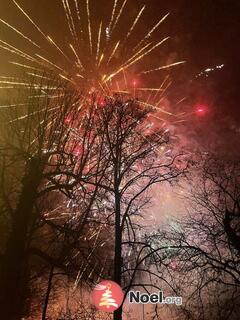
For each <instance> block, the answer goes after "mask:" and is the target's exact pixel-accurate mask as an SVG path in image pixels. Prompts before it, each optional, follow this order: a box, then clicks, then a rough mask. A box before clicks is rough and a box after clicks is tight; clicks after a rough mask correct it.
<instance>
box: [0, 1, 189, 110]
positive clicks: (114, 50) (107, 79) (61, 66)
mask: <svg viewBox="0 0 240 320" xmlns="http://www.w3.org/2000/svg"><path fill="white" fill-rule="evenodd" d="M12 2H13V3H14V5H15V6H16V8H17V9H18V11H19V13H20V14H21V15H23V16H24V17H25V18H26V19H27V20H28V21H29V22H30V23H31V24H32V25H33V27H34V28H35V29H36V30H37V31H38V32H39V34H40V35H41V37H43V39H44V40H45V41H47V44H48V45H50V46H51V47H52V48H54V50H55V52H56V56H57V57H58V58H57V59H54V61H53V60H52V58H50V57H49V56H48V55H47V53H46V52H47V51H46V50H43V48H41V47H40V45H39V44H38V41H35V39H32V38H31V37H29V36H28V35H26V34H25V33H23V32H22V31H21V30H19V29H17V28H16V27H15V26H13V25H11V24H10V23H8V22H7V21H5V20H3V19H1V18H0V23H2V25H4V26H5V27H7V28H9V29H11V30H12V31H14V32H15V33H16V34H17V35H18V36H20V37H21V38H22V39H23V40H24V41H26V42H28V43H29V44H31V45H32V46H33V49H34V50H32V52H34V51H35V50H36V51H37V52H34V53H29V52H24V51H22V50H20V49H18V48H17V47H16V46H14V45H13V44H11V43H8V42H5V41H3V40H0V48H1V49H3V50H5V51H8V52H10V53H11V54H12V55H15V57H16V58H18V59H16V60H15V61H13V60H11V61H9V63H10V64H12V65H15V66H16V67H19V68H21V69H23V70H26V74H27V75H28V76H29V75H31V74H34V73H35V76H36V78H38V77H39V75H41V74H43V73H44V76H45V77H46V80H48V81H49V79H51V77H52V78H54V79H56V77H58V78H59V80H62V81H65V82H66V83H68V84H69V85H70V86H73V87H74V88H75V89H76V90H78V91H81V92H86V93H88V92H91V93H92V92H94V91H97V92H102V93H103V94H104V95H109V96H110V95H112V94H114V93H118V92H119V93H126V94H127V93H128V94H129V95H133V96H134V97H138V93H140V92H141V97H142V98H141V99H140V98H139V97H138V98H139V102H140V103H141V104H142V105H143V106H145V105H148V106H150V105H151V106H152V107H153V108H155V109H158V110H163V109H162V108H161V101H162V100H161V98H162V96H163V94H164V93H165V92H166V90H167V89H168V88H169V86H170V84H171V82H170V81H167V83H165V82H166V81H165V80H164V81H163V82H162V83H160V84H158V85H157V86H156V88H155V87H154V88H151V87H150V88H138V86H136V85H134V86H132V84H131V83H132V81H133V80H132V77H134V74H135V75H137V76H139V75H148V74H150V73H154V72H159V71H161V70H165V69H169V68H172V67H176V66H178V65H180V64H182V63H184V61H176V62H173V63H171V64H167V65H162V66H160V67H158V66H156V67H155V68H154V67H153V68H149V69H147V70H141V65H143V62H144V65H146V66H147V62H148V60H147V57H149V56H150V54H152V53H153V52H154V51H155V50H157V49H158V48H160V47H161V46H162V45H163V44H164V43H165V42H166V41H167V40H169V37H165V38H163V39H162V40H160V41H159V40H158V41H155V40H154V39H153V38H152V35H153V33H154V32H155V31H157V29H158V28H159V27H160V26H161V24H162V23H163V22H164V21H165V20H166V19H167V17H168V16H169V13H167V14H165V15H164V16H163V17H161V18H160V19H159V20H158V22H157V23H156V24H154V26H153V27H151V28H149V31H147V32H146V35H145V36H142V35H141V34H140V36H138V37H139V38H140V40H138V41H137V43H135V44H134V45H133V46H131V45H130V42H129V41H128V44H127V45H126V41H127V40H129V39H130V38H131V37H132V36H133V34H134V31H135V28H136V26H137V24H140V23H141V19H142V17H143V13H144V12H145V11H146V10H145V9H146V4H145V5H143V6H142V8H141V9H140V10H139V11H138V13H137V15H136V17H135V18H134V20H133V22H132V23H131V24H130V25H129V27H128V30H127V32H126V33H124V35H123V36H122V38H120V39H115V38H116V36H118V38H119V33H118V32H117V33H116V29H119V28H120V26H121V24H123V23H124V12H126V11H127V10H126V7H127V5H128V0H123V1H120V0H114V1H113V7H112V10H111V12H110V16H107V15H106V17H103V18H102V19H101V20H100V23H99V24H98V27H97V28H96V27H95V24H94V21H93V20H94V19H93V17H94V15H93V14H92V12H91V10H90V6H91V4H93V0H86V3H85V9H84V7H83V9H84V10H80V3H79V0H62V1H61V3H62V12H63V15H65V17H66V21H67V26H68V29H69V33H70V37H69V41H68V43H66V46H65V49H63V48H62V46H60V45H59V44H58V43H57V41H56V40H55V39H54V37H52V36H50V35H49V34H48V33H49V32H47V33H46V32H44V31H43V28H42V27H40V26H39V25H38V24H37V23H36V22H35V21H34V20H33V18H32V17H31V14H30V13H29V12H27V11H26V10H25V8H24V7H23V6H22V5H20V4H19V3H18V1H17V0H12ZM99 18H101V17H99ZM84 20H86V21H87V25H86V26H84V23H83V21H84ZM76 22H78V25H79V26H80V27H78V25H77V24H76ZM103 30H105V32H103ZM84 34H86V35H88V41H85V40H84V39H83V35H84ZM95 35H96V36H95ZM135 36H136V35H135ZM93 48H96V49H95V50H94V49H93ZM126 48H127V50H126ZM89 53H90V56H89ZM61 57H62V60H63V61H62V62H61ZM19 59H21V61H20V60H19ZM22 60H23V61H22ZM24 60H25V61H24ZM135 70H138V72H137V73H136V72H135ZM30 71H32V72H31V73H30ZM53 75H54V76H53ZM39 78H40V77H39ZM19 86H20V84H19V82H18V81H16V79H14V78H13V79H2V80H1V89H4V88H5V89H6V88H10V87H11V88H14V87H15V88H19ZM22 86H24V87H30V83H29V84H27V82H22ZM37 86H38V87H39V84H37ZM155 92H156V93H155ZM160 92H161V94H159V93H160ZM59 94H60V93H59ZM83 96H84V94H83Z"/></svg>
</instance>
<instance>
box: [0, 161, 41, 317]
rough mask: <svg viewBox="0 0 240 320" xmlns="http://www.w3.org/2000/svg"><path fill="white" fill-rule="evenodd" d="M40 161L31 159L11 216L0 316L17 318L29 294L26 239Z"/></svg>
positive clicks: (0, 277) (0, 278) (0, 283)
mask: <svg viewBox="0 0 240 320" xmlns="http://www.w3.org/2000/svg"><path fill="white" fill-rule="evenodd" d="M41 173H42V170H41V165H40V162H39V161H37V159H32V160H30V162H29V164H28V168H27V170H26V173H25V176H24V178H23V181H22V183H23V187H22V191H21V194H20V197H19V202H18V204H17V207H16V210H15V211H14V213H13V216H12V230H11V234H10V236H9V239H8V242H7V245H6V250H5V255H4V257H3V262H2V266H1V274H0V312H1V318H3V319H6V320H19V319H21V318H22V317H23V316H24V315H25V311H26V306H27V297H28V289H29V288H28V279H29V268H28V257H27V252H26V249H27V243H28V241H29V234H28V233H29V230H30V228H31V226H32V223H33V222H34V219H35V217H34V204H35V201H36V197H37V189H38V186H39V184H40V182H41Z"/></svg>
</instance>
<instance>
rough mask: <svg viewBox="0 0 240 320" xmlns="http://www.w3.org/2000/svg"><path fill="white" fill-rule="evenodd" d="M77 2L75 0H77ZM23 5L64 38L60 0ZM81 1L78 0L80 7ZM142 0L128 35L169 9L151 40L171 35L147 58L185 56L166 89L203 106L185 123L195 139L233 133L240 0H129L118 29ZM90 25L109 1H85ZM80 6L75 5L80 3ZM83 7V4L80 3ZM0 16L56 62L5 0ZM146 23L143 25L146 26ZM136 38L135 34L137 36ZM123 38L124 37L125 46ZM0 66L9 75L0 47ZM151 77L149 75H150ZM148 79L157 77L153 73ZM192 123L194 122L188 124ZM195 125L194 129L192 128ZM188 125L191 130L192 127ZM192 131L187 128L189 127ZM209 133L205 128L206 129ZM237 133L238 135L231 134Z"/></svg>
mask: <svg viewBox="0 0 240 320" xmlns="http://www.w3.org/2000/svg"><path fill="white" fill-rule="evenodd" d="M80 3H81V2H80ZM19 4H21V5H22V6H23V7H24V9H26V11H27V12H28V13H29V14H30V16H31V17H32V18H33V20H34V21H36V23H37V24H38V25H39V26H40V27H41V29H42V30H43V31H44V32H46V34H48V35H51V36H52V37H54V39H55V40H56V41H57V42H58V43H59V44H61V45H63V46H64V45H65V43H66V42H68V38H69V34H68V32H67V31H66V30H67V24H66V21H65V16H64V13H63V10H62V4H61V1H57V0H51V1H49V0H40V1H39V0H38V1H37V0H21V1H20V0H19ZM84 4H85V2H82V6H83V8H84V9H85V7H84ZM144 4H147V7H146V10H145V13H144V16H143V19H142V20H141V21H142V22H141V23H140V24H139V26H138V27H137V28H136V32H135V34H134V36H133V40H134V37H136V38H137V37H139V33H141V32H145V30H148V28H149V26H150V27H151V26H152V25H154V23H156V21H158V19H159V17H160V16H163V15H164V14H166V13H167V12H170V13H171V15H170V17H169V18H168V19H167V21H166V22H165V23H164V24H163V25H162V26H161V28H160V29H159V31H157V32H156V33H154V37H155V39H156V40H158V39H159V37H161V38H162V37H164V36H168V35H170V36H171V38H172V40H171V41H170V42H169V43H168V44H167V45H166V46H164V48H163V49H162V50H161V51H160V52H158V53H157V54H155V55H154V56H153V57H152V58H151V59H152V60H151V62H152V61H154V63H158V60H160V61H163V62H164V63H167V62H168V61H171V59H177V60H186V61H187V63H186V64H185V65H184V66H182V67H179V68H177V69H176V70H175V69H174V71H173V77H174V80H175V82H174V86H173V89H171V91H170V93H168V97H167V98H168V99H170V100H171V98H172V96H173V95H177V96H179V97H182V96H186V97H187V102H186V105H187V106H185V108H188V111H189V110H190V111H191V108H192V110H193V111H194V108H195V106H197V105H199V104H200V105H204V106H206V109H207V112H206V115H205V117H201V118H200V117H193V118H192V119H191V124H189V125H190V127H188V129H189V132H191V134H193V135H196V136H198V137H200V140H201V142H203V141H205V140H206V139H207V137H209V133H210V132H209V131H211V132H212V136H213V137H215V138H214V139H215V140H221V141H223V142H224V141H225V140H228V139H229V135H230V136H231V138H233V139H235V138H236V136H238V133H239V125H238V123H239V120H240V108H239V100H240V93H239V92H240V91H239V71H240V70H239V69H240V67H239V54H240V44H239V35H240V3H239V1H234V0H201V1H191V0H171V1H161V0H147V1H142V0H130V1H129V2H128V5H127V10H126V12H125V14H124V15H123V23H122V27H121V28H120V29H119V30H118V33H121V32H122V33H123V34H124V32H125V30H124V26H127V25H128V24H129V23H131V21H132V20H133V19H134V17H135V16H136V14H137V12H138V11H139V9H140V8H141V7H142V6H143V5H144ZM90 9H91V14H92V21H93V27H94V25H95V24H96V26H97V25H98V24H99V21H100V19H102V17H104V16H106V15H108V16H109V14H110V13H111V10H112V1H106V0H100V1H96V0H92V1H90ZM80 10H81V6H80ZM82 10H83V9H82ZM0 17H1V18H2V19H4V20H5V21H7V22H9V23H10V24H12V25H13V26H15V27H17V28H19V29H21V30H22V31H23V32H24V33H25V34H27V35H28V36H29V37H30V38H31V39H35V40H38V43H40V45H41V47H42V48H43V51H44V52H45V53H47V54H48V55H50V56H51V58H52V59H53V60H54V61H56V62H58V59H59V58H57V57H56V56H55V53H54V52H53V51H51V49H50V48H49V46H48V45H46V41H44V39H41V37H40V36H39V33H38V32H37V30H36V29H34V28H33V26H32V25H31V24H30V23H29V21H27V19H26V18H25V17H24V16H23V15H22V14H21V13H20V12H19V11H18V9H17V8H16V7H15V5H14V4H13V2H12V1H11V0H1V2H0ZM146 26H148V27H146ZM140 38H141V37H140ZM0 39H2V40H4V41H7V42H9V43H11V44H14V45H15V46H16V47H17V48H21V49H22V50H24V51H26V52H32V53H34V51H33V47H32V46H31V44H28V43H27V42H25V41H23V40H22V39H21V37H19V36H17V35H16V34H15V33H14V32H13V31H12V30H9V29H8V28H7V27H6V26H4V25H1V27H0ZM128 45H129V44H128V43H127V44H126V46H128ZM0 57H1V58H0V59H1V60H0V70H1V74H2V75H9V74H11V75H13V74H14V73H16V68H15V67H14V66H11V65H9V64H8V63H7V61H8V60H9V57H11V54H9V53H6V52H4V51H3V50H2V49H1V53H0ZM222 64H224V68H223V69H221V70H216V71H213V72H211V73H210V74H209V76H208V77H206V76H201V77H198V78H197V79H195V76H196V75H197V74H199V73H200V72H201V71H203V70H204V69H206V68H209V67H214V66H216V65H222ZM154 77H155V78H154ZM154 77H153V78H152V80H153V82H154V81H157V80H158V79H157V78H156V77H158V76H156V75H155V76H154ZM193 127H194V128H193ZM194 130H197V131H194ZM193 131H194V132H193ZM206 131H208V132H207V136H206ZM192 132H193V133H192ZM210 136H211V134H210ZM237 139H238V138H237Z"/></svg>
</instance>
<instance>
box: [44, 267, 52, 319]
mask: <svg viewBox="0 0 240 320" xmlns="http://www.w3.org/2000/svg"><path fill="white" fill-rule="evenodd" d="M53 271H54V266H52V267H51V270H50V273H49V278H48V286H47V292H46V296H45V300H44V306H43V313H42V320H46V316H47V308H48V302H49V297H50V293H51V289H52V279H53Z"/></svg>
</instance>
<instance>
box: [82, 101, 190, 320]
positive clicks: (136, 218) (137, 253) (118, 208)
mask: <svg viewBox="0 0 240 320" xmlns="http://www.w3.org/2000/svg"><path fill="white" fill-rule="evenodd" d="M151 112H152V110H146V109H143V108H141V107H140V106H139V104H138V102H137V101H133V100H127V99H124V98H123V97H119V96H117V97H114V98H109V99H106V101H105V106H104V108H103V109H101V110H99V112H98V118H97V121H96V130H97V132H98V133H99V136H100V137H101V139H103V138H102V137H104V149H105V150H106V158H105V159H104V161H107V163H108V169H107V170H106V172H105V176H104V178H103V179H102V181H101V183H98V187H99V188H100V189H101V190H102V189H103V190H105V192H106V194H107V196H108V199H109V200H108V203H103V205H102V207H101V206H100V207H99V210H105V212H106V214H107V223H108V225H109V226H110V227H111V228H112V231H113V235H114V264H113V279H114V280H115V281H116V282H117V283H118V284H119V285H120V286H122V287H123V288H124V289H125V298H126V295H127V293H128V291H129V290H130V288H132V287H134V286H142V287H145V288H146V286H147V285H146V286H144V284H143V285H140V284H138V283H137V281H136V279H137V277H138V275H139V273H140V272H141V273H150V271H149V270H147V268H144V267H143V263H144V262H145V261H146V260H147V259H148V257H150V255H151V253H150V252H149V247H148V245H146V242H145V239H144V232H143V229H144V222H143V220H144V215H147V214H148V213H147V211H146V209H147V206H148V205H149V204H150V200H151V187H152V186H154V185H155V184H157V183H162V182H171V181H174V180H175V179H177V177H179V176H180V175H181V174H182V173H183V171H184V169H183V167H184V165H183V163H182V162H181V160H180V157H179V158H178V157H170V158H166V157H165V156H164V155H163V154H164V152H163V151H162V150H163V149H164V147H165V146H166V145H167V144H168V143H169V135H168V133H167V132H163V131H157V130H150V131H149V123H148V116H149V115H150V113H151ZM161 154H162V155H161ZM88 183H90V182H88ZM93 185H94V186H96V185H97V184H96V183H95V182H93ZM151 285H152V284H151ZM149 286H150V284H149ZM114 319H122V306H121V307H120V308H119V309H118V310H117V311H115V312H114Z"/></svg>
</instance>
